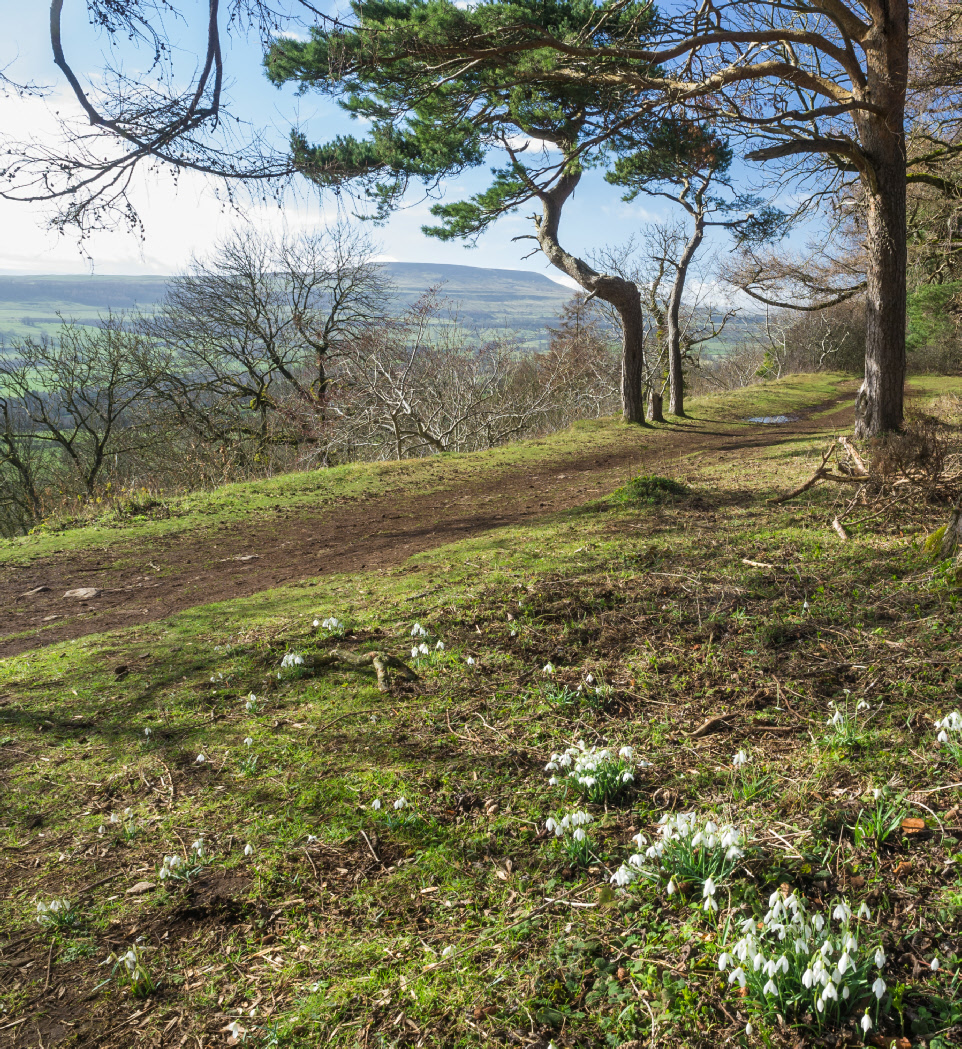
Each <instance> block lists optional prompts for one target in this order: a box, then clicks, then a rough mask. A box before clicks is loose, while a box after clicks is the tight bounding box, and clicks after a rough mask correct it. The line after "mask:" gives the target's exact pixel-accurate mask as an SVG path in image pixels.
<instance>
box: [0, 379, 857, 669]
mask: <svg viewBox="0 0 962 1049" xmlns="http://www.w3.org/2000/svg"><path fill="white" fill-rule="evenodd" d="M848 401H849V397H848V396H845V397H841V398H838V399H836V400H833V401H831V402H829V403H828V404H825V405H819V406H817V407H816V408H814V409H813V410H812V412H811V413H809V417H808V418H801V419H798V420H796V421H792V422H790V423H787V424H785V425H784V426H779V427H770V426H765V425H763V424H758V425H756V426H751V427H750V428H749V427H746V428H745V429H744V430H743V431H740V432H738V433H734V434H733V433H731V432H719V431H717V430H713V429H712V425H711V424H710V423H709V424H703V425H701V426H699V427H698V428H697V429H693V428H691V427H689V426H686V427H685V428H684V430H679V431H677V432H673V433H662V434H661V435H660V436H659V437H658V438H657V440H656V441H650V440H647V439H642V440H640V441H639V443H638V445H637V446H636V447H628V448H626V449H625V450H623V451H621V452H617V453H602V454H598V453H595V454H592V455H586V456H583V457H578V456H576V455H567V456H563V457H558V458H557V459H556V460H549V461H545V462H543V463H542V464H541V465H540V466H539V468H537V469H531V468H529V467H524V468H515V469H509V470H506V471H505V472H504V473H503V474H500V475H499V476H498V477H497V478H495V479H493V480H489V481H487V482H486V483H482V484H476V483H470V482H469V481H465V482H463V483H462V484H461V485H459V486H457V487H452V488H448V489H445V490H441V491H436V492H431V493H429V494H427V495H423V494H419V493H418V492H417V491H415V490H411V489H398V490H396V491H394V492H391V493H389V494H387V495H384V496H378V497H372V498H366V499H363V500H360V501H359V502H355V503H352V504H350V505H345V506H340V507H335V508H333V509H330V508H325V509H324V510H319V511H318V512H317V513H316V514H305V513H303V512H302V511H296V512H292V511H287V510H285V508H284V506H283V505H278V506H277V507H276V510H275V519H274V520H272V521H267V520H264V521H261V522H257V523H251V522H243V523H240V524H238V525H236V526H227V527H222V528H218V529H213V530H210V531H203V532H197V531H193V532H187V533H183V534H179V535H174V536H169V537H161V538H158V539H152V540H150V542H149V543H139V544H137V543H130V542H125V541H124V539H123V538H122V536H121V537H118V540H117V542H116V543H115V544H114V545H113V546H111V547H108V548H106V549H104V548H100V549H98V550H97V551H95V552H92V553H91V554H89V555H82V554H70V555H62V556H57V557H50V558H43V559H40V560H37V561H35V562H33V563H32V564H30V565H28V566H7V567H4V568H3V569H2V570H0V605H2V607H4V608H5V609H6V613H5V615H4V617H3V621H2V625H0V656H11V655H16V654H18V653H20V652H25V651H28V650H29V649H32V648H38V647H41V646H43V645H48V644H53V643H55V642H59V641H64V640H67V639H71V638H77V637H84V636H86V635H88V634H94V633H100V632H101V631H104V630H110V629H113V628H116V627H124V626H130V625H133V624H136V623H146V622H150V621H154V620H158V619H163V618H165V617H167V616H169V615H172V614H173V613H175V612H179V611H181V610H183V609H186V608H192V607H195V606H197V605H205V604H209V603H211V602H215V601H227V600H231V599H233V598H237V597H246V596H249V595H251V594H255V593H258V592H260V591H262V590H268V589H271V588H273V587H277V586H282V585H283V584H285V583H297V582H299V581H301V580H306V579H311V578H316V577H317V576H321V575H328V574H336V573H344V572H356V571H371V570H376V569H379V568H389V567H393V566H395V565H398V564H400V563H402V562H403V561H404V560H406V559H407V558H408V557H410V556H411V555H412V554H416V553H420V552H421V551H424V550H429V549H432V548H434V547H437V546H443V545H445V544H447V543H453V542H457V541H459V540H462V539H467V538H470V537H472V536H476V535H480V534H482V533H484V532H487V531H490V530H492V529H495V528H500V527H505V526H510V525H518V524H526V523H529V522H531V521H534V520H537V519H538V518H541V517H544V516H546V515H548V514H551V513H556V512H558V511H561V510H567V509H570V508H572V507H574V506H578V505H580V504H582V503H584V502H586V501H588V500H590V499H592V498H594V497H598V496H601V495H604V494H607V493H608V492H610V491H611V490H612V489H613V488H615V487H617V485H619V484H621V483H623V482H624V481H625V480H626V479H627V478H629V477H631V476H632V475H633V474H635V473H637V472H639V471H645V472H652V471H655V472H659V473H666V472H667V473H670V472H671V464H672V463H674V462H677V461H678V460H681V459H686V458H689V457H691V456H694V455H696V454H697V456H698V462H699V464H700V465H710V464H712V463H714V462H718V461H720V460H723V459H724V460H730V459H731V458H732V457H737V456H740V455H741V456H745V455H751V453H752V452H754V451H755V450H756V449H759V448H770V447H773V446H777V445H780V444H786V443H792V442H795V441H798V440H799V438H806V437H810V436H811V435H812V434H818V433H821V432H832V431H833V430H835V429H837V428H846V427H849V426H850V425H851V420H852V408H851V406H850V405H849V403H848ZM832 407H835V408H836V409H837V410H836V411H835V412H833V413H832V414H831V415H828V416H824V415H823V416H821V417H820V418H818V419H815V420H813V419H812V418H811V416H813V415H817V414H819V413H820V412H823V411H825V410H826V409H828V408H832ZM644 433H645V431H639V434H640V435H641V434H644ZM118 559H122V562H123V564H122V565H118V564H117V563H115V562H116V561H117V560H118ZM158 566H159V567H160V568H161V569H162V571H161V572H160V573H158V572H157V571H156V567H158ZM88 588H90V589H92V590H97V591H99V593H98V594H97V596H95V597H71V598H65V597H64V594H65V593H66V592H67V591H70V590H81V589H88Z"/></svg>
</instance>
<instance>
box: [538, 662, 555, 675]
mask: <svg viewBox="0 0 962 1049" xmlns="http://www.w3.org/2000/svg"><path fill="white" fill-rule="evenodd" d="M541 672H542V673H543V674H553V673H554V663H545V665H544V666H543V667H542V669H541Z"/></svg>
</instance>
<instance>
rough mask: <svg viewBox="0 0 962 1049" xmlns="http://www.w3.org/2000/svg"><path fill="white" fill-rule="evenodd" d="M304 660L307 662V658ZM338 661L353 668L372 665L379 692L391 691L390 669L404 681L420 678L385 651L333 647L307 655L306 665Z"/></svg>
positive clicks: (328, 665)
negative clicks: (325, 651) (358, 653)
mask: <svg viewBox="0 0 962 1049" xmlns="http://www.w3.org/2000/svg"><path fill="white" fill-rule="evenodd" d="M305 662H306V663H307V662H308V660H305ZM339 663H342V664H343V663H346V664H347V665H348V666H349V667H355V668H362V667H367V666H373V667H374V670H375V672H376V673H377V687H378V689H379V690H380V691H381V692H390V691H391V677H392V675H391V671H394V673H395V674H396V676H397V677H401V678H403V679H404V680H405V681H418V680H420V679H419V678H418V676H417V674H415V673H414V671H413V670H412V669H411V668H410V667H409V666H408V665H407V663H405V662H403V661H402V660H400V659H398V658H397V657H396V656H392V655H390V654H389V653H387V652H362V653H360V655H355V654H354V653H353V652H345V651H344V650H343V649H340V648H335V649H334V650H333V651H332V652H330V653H328V654H327V655H315V656H311V657H309V664H308V665H310V666H311V667H315V668H317V667H332V666H337V664H339Z"/></svg>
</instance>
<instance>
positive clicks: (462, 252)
mask: <svg viewBox="0 0 962 1049" xmlns="http://www.w3.org/2000/svg"><path fill="white" fill-rule="evenodd" d="M47 6H48V5H47V4H46V3H45V2H40V0H33V2H30V3H21V4H20V5H18V6H17V7H16V8H15V9H14V10H12V11H9V12H7V13H5V29H6V33H5V34H4V38H3V40H2V41H0V67H7V73H8V75H9V76H11V77H12V78H14V79H18V80H34V81H37V82H40V83H43V84H49V85H53V86H54V88H55V90H54V93H53V95H52V96H51V97H50V98H49V99H48V100H47V101H46V102H41V101H38V100H36V99H32V100H23V101H20V100H16V99H11V98H8V99H5V100H4V101H3V116H2V122H3V127H4V130H5V131H7V132H8V133H9V132H11V131H13V132H15V133H20V134H26V133H33V134H37V135H41V136H43V135H47V136H53V135H55V134H56V118H55V117H54V115H53V112H52V111H53V110H56V109H60V111H61V112H64V111H72V110H73V109H74V108H75V106H74V104H73V103H72V101H71V99H70V96H69V95H67V93H66V91H65V84H64V81H63V78H62V76H61V75H60V73H59V71H58V70H57V69H56V67H55V66H54V64H53V58H52V54H51V51H50V44H49V40H48V36H47V18H48V9H47ZM183 7H184V9H185V10H193V11H195V12H200V13H202V9H203V8H206V3H204V2H202V0H186V2H185V3H184V5H183ZM197 21H198V24H202V19H198V20H197ZM178 32H181V33H182V35H181V38H180V44H181V48H180V50H179V51H178V53H177V59H178V66H177V68H179V69H180V70H181V71H182V74H183V75H185V76H186V75H189V74H190V72H191V71H192V70H193V67H194V64H195V62H196V57H195V56H196V51H197V47H198V45H199V44H200V43H201V41H199V40H197V39H196V38H195V39H193V40H192V39H191V38H190V36H189V35H186V34H183V31H182V30H178ZM64 42H65V48H66V50H67V52H68V56H69V57H70V58H71V60H72V61H73V63H74V68H75V69H76V70H78V71H83V72H84V73H88V74H90V75H96V72H97V70H98V69H99V68H100V66H101V64H102V52H103V50H104V47H105V42H104V40H103V39H102V38H100V37H99V36H98V34H97V32H96V30H94V29H93V28H92V27H90V26H89V25H88V24H87V19H86V5H85V4H84V3H83V2H82V0H68V2H67V3H66V4H65V12H64ZM118 54H120V55H122V56H123V60H124V64H125V68H126V70H127V71H128V72H132V71H134V70H136V69H137V68H138V63H145V62H146V61H148V60H149V57H150V53H149V51H147V50H145V49H141V51H140V52H137V51H135V50H133V49H130V48H126V47H124V48H122V49H121V50H120V52H118ZM225 59H226V66H227V73H228V77H229V91H230V95H231V98H232V103H233V109H234V111H235V112H237V113H239V114H241V115H243V116H246V117H248V118H249V119H250V120H251V122H252V123H253V124H255V125H257V126H258V127H261V128H268V129H270V133H271V135H273V136H274V137H275V138H276V141H277V143H278V144H279V145H282V144H283V143H284V142H285V141H286V139H287V133H288V129H289V127H290V126H291V124H292V122H296V123H299V124H300V125H301V126H302V127H303V128H304V130H305V131H306V133H307V134H308V137H309V138H311V139H312V140H314V141H323V140H325V139H328V138H330V137H333V136H334V135H335V134H338V133H343V132H345V131H349V130H352V129H354V130H357V125H354V124H352V122H351V121H350V120H348V119H347V118H346V117H345V115H344V114H343V113H341V112H340V110H339V109H338V108H337V107H336V106H335V105H334V104H333V103H332V102H330V101H329V100H327V99H324V98H321V97H320V96H317V95H307V96H302V97H298V96H296V94H295V92H294V91H293V90H291V89H289V88H284V89H281V90H278V89H276V88H274V87H273V86H271V85H270V84H269V83H268V82H267V80H266V78H265V77H264V75H263V72H262V70H261V64H260V63H261V51H260V44H259V41H258V39H257V37H256V35H254V34H252V35H251V37H250V38H248V39H245V38H243V37H240V36H232V37H229V38H228V40H227V48H226V51H225ZM486 174H487V168H484V169H481V170H479V171H476V172H469V173H467V174H466V175H463V176H462V177H461V178H459V179H458V180H457V182H452V183H450V184H449V185H448V186H447V187H446V190H445V192H446V199H457V198H458V197H461V196H465V195H468V194H470V193H472V192H475V191H477V190H478V189H480V188H482V187H483V186H484V185H485V183H486ZM133 199H134V202H135V204H136V206H137V208H138V210H139V211H140V213H141V215H142V218H143V220H144V224H145V234H144V237H143V240H141V239H140V238H139V237H138V236H136V235H134V234H131V233H129V232H127V231H125V230H116V231H111V232H108V233H99V234H96V235H95V236H94V237H92V238H91V239H90V240H88V241H87V243H86V244H85V250H86V251H87V252H89V254H90V255H91V256H92V258H93V265H94V269H95V272H97V273H102V274H106V273H170V272H177V271H179V270H181V269H183V267H184V266H185V265H186V264H187V262H188V260H189V258H190V256H191V254H192V253H199V254H203V253H204V252H205V251H206V250H207V249H208V248H209V246H210V245H211V244H212V242H213V241H215V240H216V239H217V238H218V237H219V236H222V235H223V234H225V233H226V232H228V231H229V230H230V228H231V227H233V226H235V225H238V224H241V223H244V222H252V223H254V224H257V225H263V226H265V227H266V226H271V227H274V226H277V225H278V224H284V225H286V226H288V227H290V228H295V229H296V228H304V227H310V226H316V225H321V226H323V225H325V224H326V223H328V222H330V221H332V219H334V218H335V216H336V205H335V202H334V201H333V199H330V198H326V199H325V198H322V197H319V196H318V195H317V194H316V192H315V191H314V190H313V188H311V187H309V186H308V185H307V184H306V183H303V182H302V183H301V184H300V188H299V190H298V191H297V192H296V193H293V194H291V195H290V197H289V199H287V200H286V201H285V206H284V208H283V209H282V210H281V211H279V210H278V208H277V206H276V205H275V204H263V205H259V204H255V205H253V206H250V205H245V206H244V208H243V209H242V212H240V213H238V212H237V211H235V210H234V209H232V208H230V207H227V206H225V205H224V204H223V203H222V202H221V201H219V200H218V199H217V197H216V196H215V195H214V192H213V184H212V183H211V182H209V181H208V180H205V179H204V178H203V177H202V176H199V175H192V174H191V175H186V176H183V175H182V176H181V177H180V178H179V180H178V184H177V185H175V184H174V180H172V179H171V178H170V177H169V176H164V175H160V174H149V173H147V172H146V171H145V172H143V173H142V174H141V176H140V177H139V180H138V184H137V187H136V190H135V192H134V194H133ZM431 203H433V201H423V200H420V199H418V196H417V195H416V194H412V195H411V198H410V201H409V206H408V207H407V208H406V209H405V210H403V211H401V212H400V213H399V214H397V215H396V216H394V217H393V218H392V219H391V221H390V223H389V224H388V225H386V226H384V227H379V228H378V227H372V228H371V230H370V232H371V234H372V236H373V238H374V239H375V240H376V241H377V242H378V243H379V244H380V245H381V250H382V252H383V255H384V256H385V257H386V258H389V259H395V260H398V261H403V262H427V261H431V262H441V263H457V264H461V265H470V266H489V267H503V268H509V269H527V270H533V271H538V272H544V273H546V275H549V276H553V277H557V274H556V271H553V270H552V269H551V267H549V266H548V265H547V264H546V262H545V261H544V260H543V258H542V257H541V256H540V255H535V256H532V257H531V258H529V259H527V260H525V259H524V255H525V254H527V253H528V252H530V250H531V246H532V242H531V241H521V242H519V243H512V242H511V238H512V237H515V236H518V235H519V234H523V233H527V232H529V231H530V223H529V221H528V220H527V219H526V218H525V217H524V215H516V216H509V217H507V218H505V219H503V220H502V221H501V222H500V223H498V224H497V225H496V226H495V227H494V228H493V229H492V230H491V231H489V232H488V233H487V234H486V235H485V236H484V237H482V238H481V240H480V242H479V245H478V247H477V248H475V249H469V248H467V247H465V246H463V245H461V244H458V243H441V242H439V241H436V240H432V239H430V238H428V237H425V236H424V235H423V234H422V233H421V231H420V227H421V225H422V224H424V223H425V222H427V221H431V217H430V215H429V213H428V208H429V207H430V204H431ZM669 213H670V205H667V206H661V205H660V204H659V203H655V202H653V201H651V200H648V199H639V200H636V201H635V202H633V203H631V204H626V203H624V202H622V201H621V200H620V198H619V193H618V191H617V189H616V188H615V187H612V186H609V185H607V184H606V183H605V182H604V181H603V178H602V176H601V174H600V173H598V172H588V173H587V174H586V176H585V177H584V179H583V181H582V184H581V185H580V186H579V188H578V191H577V195H576V197H575V198H574V199H573V200H572V201H571V202H570V203H569V205H568V207H567V209H566V212H565V219H564V223H563V228H562V240H563V243H564V244H565V246H566V247H568V248H569V249H570V250H572V251H574V252H576V253H583V254H589V253H590V252H591V251H592V250H596V249H599V248H602V247H604V246H605V245H616V244H619V243H622V242H624V241H625V240H626V239H627V238H628V237H629V236H631V235H632V234H634V235H636V236H640V235H641V234H642V233H643V230H644V226H645V224H646V223H648V222H651V221H654V220H658V219H661V218H664V217H666V216H667V215H668V214H669ZM678 214H680V212H679V213H678ZM46 217H47V213H46V212H45V211H44V209H43V208H42V207H41V206H37V205H30V204H17V203H11V202H9V201H0V228H3V229H4V231H5V235H4V237H3V241H2V243H0V272H7V273H12V272H22V273H54V272H60V273H70V272H73V273H85V272H89V269H90V264H89V262H88V261H87V260H86V259H85V258H84V256H83V255H82V254H81V253H80V251H79V250H78V248H77V245H76V243H75V242H73V241H72V240H71V238H70V237H69V235H68V236H61V235H58V234H56V233H52V232H50V231H49V230H47V229H46V228H45V225H46ZM718 247H719V248H721V249H724V247H725V243H724V241H722V242H720V243H719V244H718Z"/></svg>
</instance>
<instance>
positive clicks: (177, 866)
mask: <svg viewBox="0 0 962 1049" xmlns="http://www.w3.org/2000/svg"><path fill="white" fill-rule="evenodd" d="M186 866H187V862H186V860H183V859H181V857H180V856H165V857H164V859H163V862H162V863H161V865H160V870H159V871H158V872H157V876H158V877H159V878H160V880H161V881H166V880H167V879H168V878H176V877H180V876H181V875H182V874H183V873H185V872H184V868H185V867H186Z"/></svg>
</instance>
